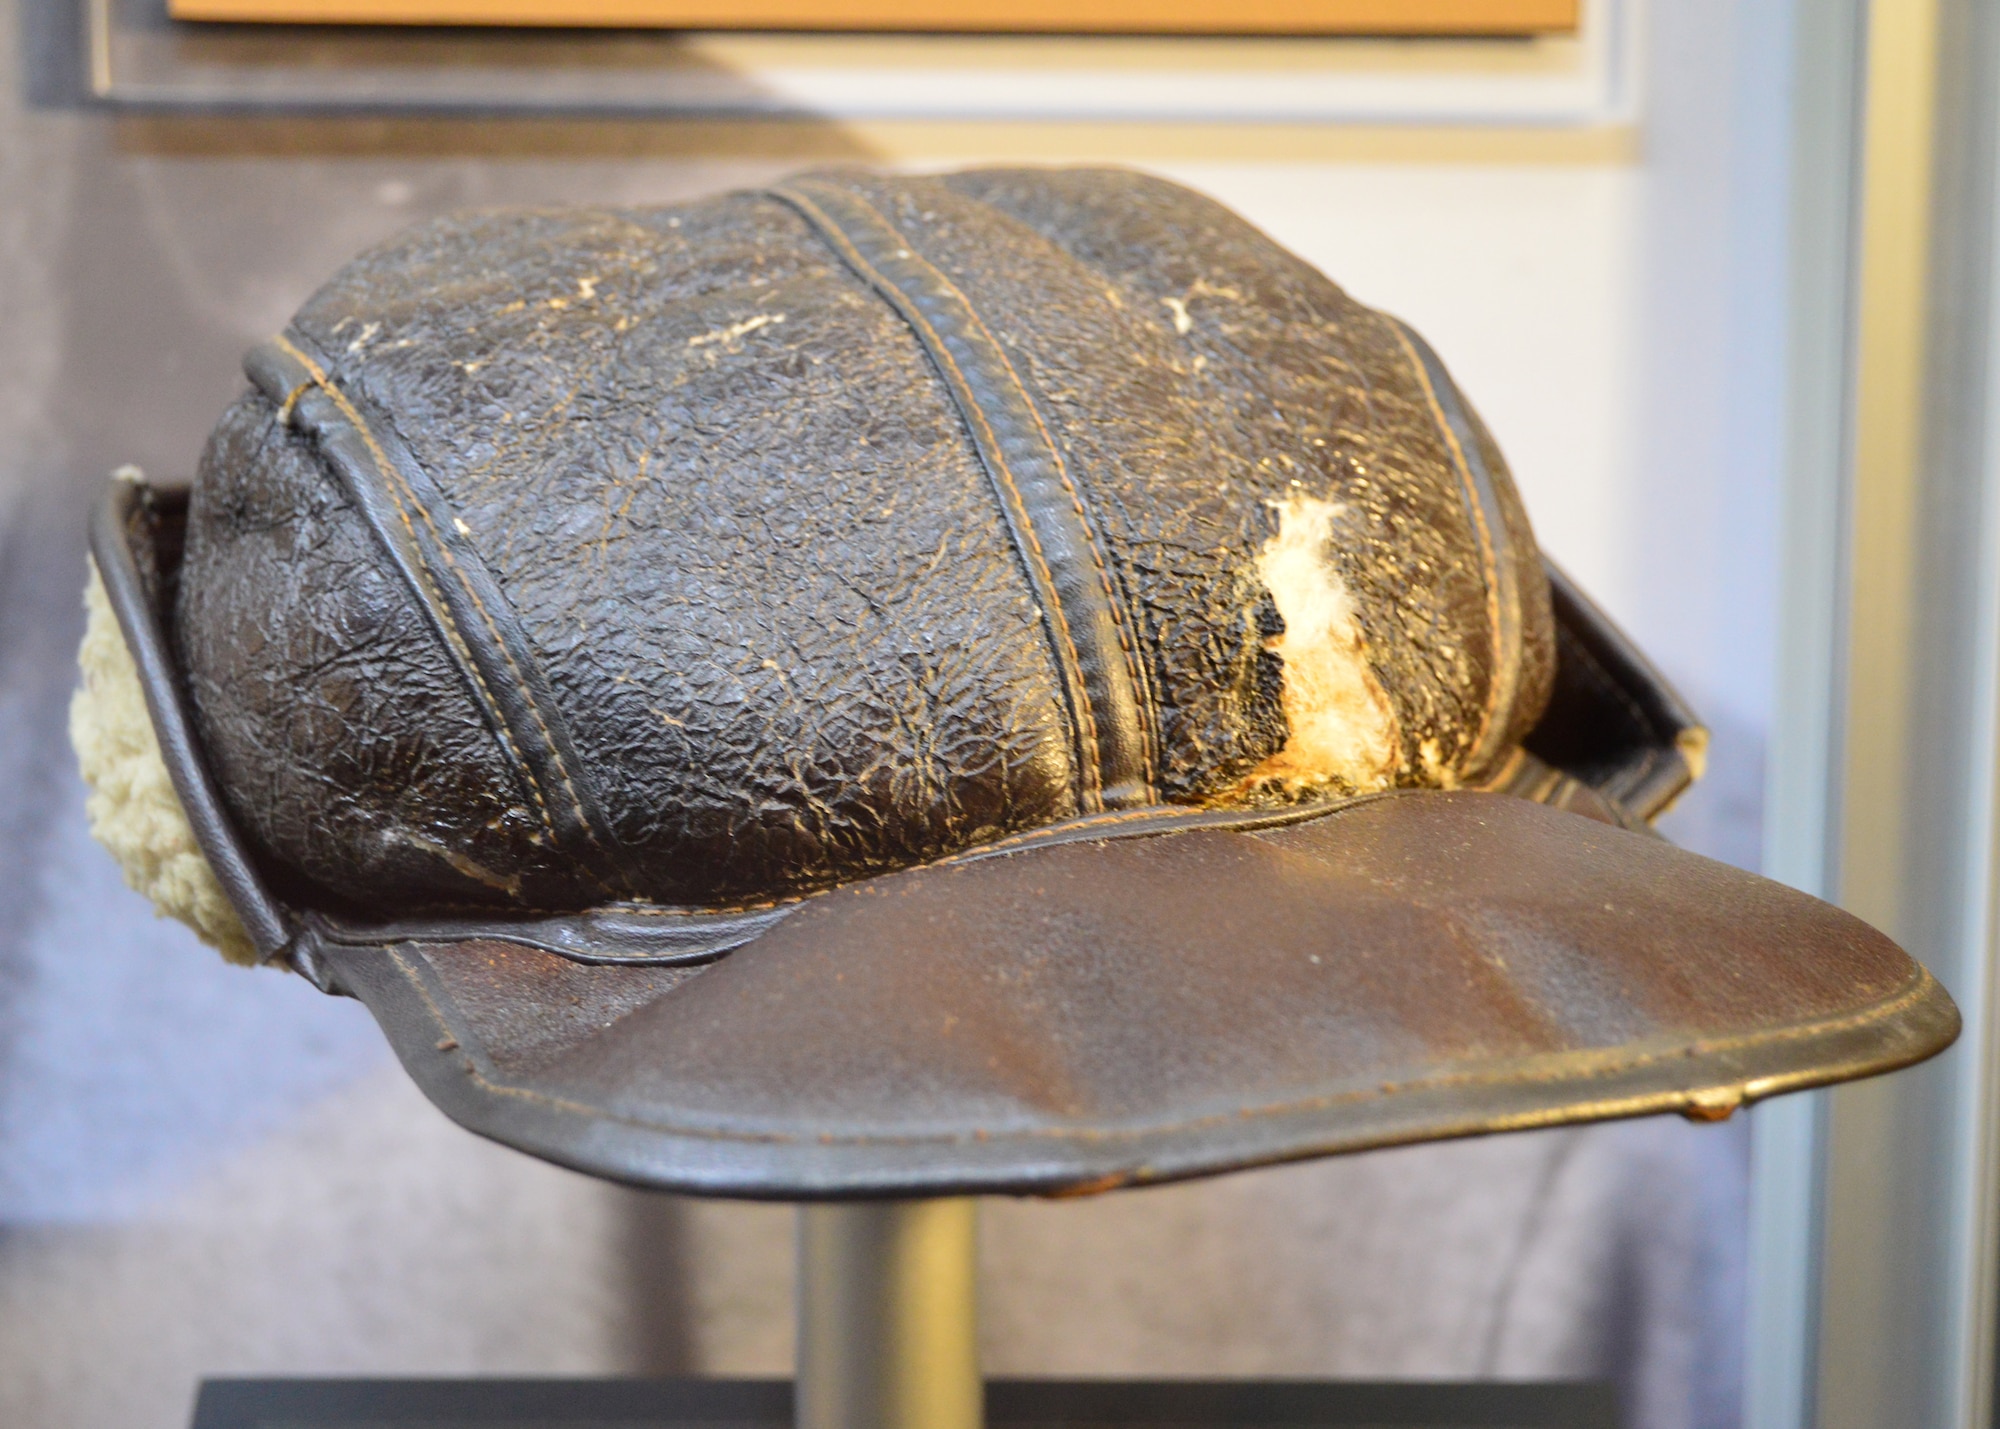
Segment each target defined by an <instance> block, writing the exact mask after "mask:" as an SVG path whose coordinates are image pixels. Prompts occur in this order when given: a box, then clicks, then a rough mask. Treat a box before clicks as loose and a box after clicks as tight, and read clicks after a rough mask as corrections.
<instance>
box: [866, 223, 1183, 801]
mask: <svg viewBox="0 0 2000 1429" xmlns="http://www.w3.org/2000/svg"><path fill="white" fill-rule="evenodd" d="M883 221H884V222H887V221H888V220H887V219H886V218H885V219H884V220H883ZM918 261H920V262H922V261H925V260H922V259H919V260H918ZM927 266H930V267H931V271H932V272H934V273H936V274H937V276H938V281H939V282H940V283H943V284H944V285H945V286H946V287H947V288H949V289H951V291H952V292H953V293H955V294H957V295H958V297H959V298H960V299H961V300H962V301H963V302H964V303H965V311H966V314H967V315H968V316H969V317H970V318H971V319H972V321H973V323H974V324H975V325H976V326H977V327H978V329H979V330H980V331H981V332H982V333H984V334H985V335H986V340H987V341H988V342H990V343H992V344H993V350H994V352H996V353H998V354H999V357H1000V365H1001V366H1002V367H1004V368H1006V370H1007V375H1008V377H1010V378H1012V379H1013V382H1014V386H1015V387H1016V388H1017V389H1019V390H1020V393H1021V400H1022V403H1023V405H1025V406H1026V407H1027V409H1028V415H1029V416H1031V417H1033V418H1034V419H1035V430H1036V431H1037V432H1039V433H1041V436H1042V441H1043V443H1044V444H1045V445H1046V446H1047V447H1048V449H1049V455H1050V456H1051V457H1053V458H1054V459H1055V464H1056V478H1057V480H1059V481H1061V482H1062V488H1063V491H1064V492H1065V493H1067V494H1068V496H1069V503H1070V506H1071V507H1072V508H1074V510H1075V511H1076V519H1077V524H1078V525H1079V526H1081V527H1082V528H1083V543H1084V546H1085V547H1086V548H1087V549H1088V550H1089V552H1090V563H1091V564H1092V565H1093V566H1095V567H1096V568H1097V585H1098V588H1099V589H1100V590H1102V591H1103V592H1104V603H1105V605H1106V606H1107V607H1108V608H1109V609H1110V611H1111V624H1112V627H1113V628H1114V629H1115V630H1117V632H1118V652H1119V654H1120V655H1121V656H1122V657H1123V659H1124V661H1125V678H1126V679H1128V680H1130V681H1131V682H1132V694H1133V697H1134V700H1135V702H1141V703H1143V701H1144V696H1143V694H1141V691H1142V690H1144V688H1145V686H1144V685H1143V684H1142V683H1141V681H1140V679H1139V670H1138V665H1137V654H1136V652H1135V651H1134V649H1133V645H1132V636H1131V633H1130V631H1128V630H1127V629H1126V621H1125V603H1124V602H1123V601H1122V600H1120V599H1119V597H1118V595H1117V593H1116V592H1115V591H1113V590H1112V589H1111V572H1110V570H1109V569H1108V568H1107V567H1106V565H1105V563H1104V552H1103V551H1102V550H1100V549H1099V547H1098V544H1097V532H1096V530H1095V529H1094V528H1093V527H1092V525H1091V521H1090V513H1089V512H1088V511H1086V510H1085V509H1084V505H1083V497H1082V496H1081V495H1080V494H1079V493H1078V491H1077V489H1076V486H1075V484H1074V483H1073V482H1072V481H1071V480H1070V475H1069V463H1068V462H1066V461H1064V460H1063V457H1062V452H1061V450H1060V449H1058V448H1057V446H1056V439H1055V436H1054V434H1053V433H1051V432H1050V431H1049V428H1048V424H1047V423H1045V422H1044V421H1043V420H1042V412H1041V408H1039V407H1037V406H1036V405H1035V403H1034V400H1033V399H1032V398H1030V397H1029V396H1028V392H1027V388H1026V386H1025V385H1024V384H1023V383H1022V381H1021V374H1020V373H1018V372H1016V371H1015V370H1014V363H1013V360H1012V359H1011V358H1009V357H1008V356H1007V352H1006V349H1004V348H1002V347H1001V346H1000V339H998V338H997V337H995V336H994V335H993V330H992V329H991V328H989V327H987V326H986V319H984V318H982V317H981V316H980V315H979V309H977V308H975V307H974V306H973V305H972V300H971V299H970V298H967V297H966V296H965V294H963V293H961V292H959V290H958V288H957V287H956V286H955V285H954V284H953V283H952V281H951V279H949V278H947V277H945V275H944V274H943V273H942V272H941V271H939V270H938V269H937V268H936V267H935V266H934V265H928V264H927ZM1152 723H1153V712H1152V711H1151V710H1150V709H1146V708H1143V707H1142V708H1141V709H1140V710H1139V720H1138V725H1139V774H1140V777H1141V778H1142V779H1144V780H1145V781H1146V790H1147V792H1148V793H1149V794H1150V793H1151V792H1152V789H1153V785H1154V783H1155V776H1154V769H1153V739H1152Z"/></svg>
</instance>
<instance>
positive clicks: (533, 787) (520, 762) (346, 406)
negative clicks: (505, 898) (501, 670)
mask: <svg viewBox="0 0 2000 1429" xmlns="http://www.w3.org/2000/svg"><path fill="white" fill-rule="evenodd" d="M272 341H273V342H275V343H276V344H277V345H278V346H279V347H281V348H283V349H284V350H285V351H286V352H288V353H290V354H291V355H292V357H293V358H294V359H296V360H297V361H298V362H299V363H300V365H302V366H303V367H304V368H305V369H306V370H307V371H308V372H310V373H312V375H313V381H314V383H315V384H316V385H317V386H318V387H319V388H320V390H321V391H323V392H325V393H326V395H327V396H328V397H329V398H331V399H332V400H333V403H334V405H336V406H337V407H339V408H340V410H341V412H342V414H343V415H345V416H346V417H347V419H348V421H349V422H351V423H352V424H353V426H354V429H355V431H356V432H358V433H359V434H360V436H361V440H362V441H363V442H365V443H366V444H367V446H368V452H369V455H370V456H372V457H373V458H374V459H375V463H376V468H377V470H378V471H379V472H380V473H381V474H382V476H383V477H384V480H385V482H386V483H387V490H388V493H389V499H390V500H391V501H393V502H394V503H395V505H396V516H397V519H398V520H400V521H401V522H402V523H403V529H404V530H405V531H407V532H409V535H410V539H411V540H412V541H415V540H416V535H417V532H416V528H415V527H414V526H413V525H411V523H410V513H409V511H408V509H407V508H406V507H405V506H404V504H403V497H402V494H401V493H400V491H399V490H398V488H399V487H400V486H401V485H402V483H401V482H400V481H399V480H396V479H395V478H394V477H392V476H391V475H390V462H389V459H388V454H387V453H386V452H384V451H383V450H382V449H381V447H380V446H378V445H377V444H376V441H375V434H374V433H373V432H371V431H369V430H368V424H367V423H366V422H364V421H363V420H362V419H361V414H360V413H359V412H358V411H356V410H355V408H354V404H353V403H351V402H349V401H348V400H347V394H346V393H344V392H342V391H341V390H340V389H339V388H338V387H336V386H334V385H333V382H332V381H331V379H329V378H328V377H327V375H326V373H325V371H324V370H322V369H321V367H320V365H319V364H318V363H317V362H315V361H313V359H312V358H310V357H308V356H307V355H306V354H305V353H304V352H301V351H300V350H299V349H298V348H297V347H296V346H294V345H293V343H292V342H291V340H290V339H289V338H287V337H286V336H285V335H284V334H283V333H279V334H278V335H277V336H276V337H275V338H273V339H272ZM432 530H433V531H435V530H436V527H432ZM416 565H417V574H418V575H419V576H420V577H422V579H423V582H424V585H425V587H426V588H427V589H428V590H429V591H430V593H431V598H432V600H434V601H435V602H436V603H437V610H438V614H439V615H440V616H441V617H442V618H443V620H444V622H445V624H446V625H447V626H449V627H451V638H452V641H453V643H454V644H455V645H457V647H458V649H459V653H460V654H461V656H463V658H464V660H465V668H466V669H468V670H470V671H471V672H472V678H473V680H474V681H475V682H476V683H477V684H478V686H479V691H480V694H481V695H483V696H484V697H485V699H486V702H487V705H488V706H489V707H490V708H491V709H493V710H494V711H495V712H496V713H497V712H498V711H499V708H500V702H499V701H498V700H497V699H495V698H494V695H493V691H492V690H491V689H490V688H489V687H488V686H487V684H486V677H485V676H484V675H483V674H481V673H480V671H479V662H478V661H476V660H474V659H473V658H472V655H471V652H470V651H468V650H467V649H466V648H465V637H464V636H463V635H461V634H460V633H459V631H458V622H457V621H456V620H455V619H453V617H452V614H451V608H450V607H449V606H448V605H446V604H445V600H444V593H443V592H442V591H440V590H439V589H438V588H437V586H436V584H435V583H434V582H433V581H432V579H431V574H430V572H429V570H428V569H427V568H426V566H425V564H424V561H423V557H422V555H421V553H419V554H418V556H417V562H416ZM496 723H497V724H498V726H499V735H500V742H501V743H502V744H504V745H505V746H506V747H507V753H508V754H509V755H510V756H512V758H513V760H514V764H515V767H516V768H517V769H519V770H520V772H521V776H522V777H523V778H524V779H526V780H527V783H528V793H529V794H530V795H532V796H533V798H534V801H535V808H536V810H537V811H538V812H539V813H540V814H541V818H542V827H543V828H545V829H547V830H548V831H549V837H550V838H555V837H556V836H557V835H556V826H555V821H554V820H553V819H552V818H551V817H550V815H549V808H548V804H547V803H546V802H545V801H544V800H543V798H542V786H541V782H540V781H539V780H537V779H536V778H535V771H534V768H533V767H532V766H531V765H530V764H529V763H528V761H527V759H526V757H524V756H523V755H522V753H521V751H520V749H519V748H518V747H517V746H516V745H515V743H514V737H513V735H512V734H511V733H510V732H509V731H508V729H507V721H506V719H505V718H504V717H501V718H499V719H498V720H497V721H496Z"/></svg>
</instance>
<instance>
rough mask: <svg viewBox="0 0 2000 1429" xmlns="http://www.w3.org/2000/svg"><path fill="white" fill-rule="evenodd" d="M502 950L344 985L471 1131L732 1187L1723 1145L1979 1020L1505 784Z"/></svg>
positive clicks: (330, 956)
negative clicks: (697, 939) (1433, 1150)
mask: <svg viewBox="0 0 2000 1429" xmlns="http://www.w3.org/2000/svg"><path fill="white" fill-rule="evenodd" d="M495 933H496V936H494V937H490V938H476V939H471V940H465V939H460V940H454V941H449V942H446V941H436V942H432V941H422V940H417V941H401V942H397V943H391V944H382V945H375V946H368V947H360V946H343V945H339V944H332V943H329V944H326V945H325V946H324V948H323V951H322V956H323V957H324V958H325V959H326V962H327V966H328V970H329V972H330V973H331V975H332V976H333V978H334V979H335V980H336V981H337V983H338V984H339V985H340V986H341V987H342V988H343V989H345V990H348V991H351V992H353V993H354V994H356V995H357V996H359V997H360V998H361V999H362V1000H363V1001H365V1002H366V1003H367V1004H368V1006H369V1007H370V1008H371V1009H372V1010H373V1011H374V1013H375V1016H376V1017H377V1019H378V1020H379V1021H380V1022H381V1024H382V1026H383V1028H384V1029H385V1030H386V1031H387V1033H388V1035H389V1038H390V1040H391V1041H392V1042H393V1043H394V1044H395V1047H396V1049H397V1052H398V1054H399V1055H400V1056H401V1057H402V1060H403V1062H404V1065H405V1066H406V1067H407V1068H408V1069H409V1071H410V1073H411V1074H412V1075H413V1076H414V1077H415V1078H416V1079H417V1081H418V1082H419V1083H420V1084H421V1085H422V1087H423V1088H424V1090H425V1091H426V1092H427V1093H428V1094H429V1095H430V1097H431V1098H432V1100H433V1101H435V1102H436V1103H437V1104H438V1105H439V1106H440V1107H442V1108H443V1109H444V1110H445V1111H446V1112H447V1113H449V1114H450V1115H451V1116H452V1117H454V1118H456V1119H457V1120H458V1121H460V1122H461V1123H463V1124H464V1125H466V1126H467V1127H470V1128H471V1129H472V1130H474V1131H478V1132H481V1133H484V1134H485V1135H488V1136H491V1137H494V1138H496V1139H498V1140H500V1141H503V1142H506V1143H508V1144H510V1145H513V1146H516V1147H519V1148H521V1149H523V1150H526V1151H530V1152H533V1153H535V1154H537V1155H540V1156H544V1157H547V1158H549V1159H550V1160H553V1161H557V1162H561V1163H563V1164H565V1165H569V1166H574V1167H576V1168H578V1169H580V1170H584V1171H588V1172H591V1173H593V1174H596V1175H601V1176H609V1177H613V1178H616V1179H619V1180H624V1181H629V1182H634V1183H637V1184H641V1185H647V1186H654V1187H661V1188H667V1189H674V1190H681V1191H690V1192H698V1193H706V1194H718V1195H736V1196H761V1197H781V1198H812V1197H837V1196H862V1195H917V1194H932V1193H952V1192H989V1191H1031V1192H1062V1191H1076V1190H1089V1189H1099V1188H1109V1187H1111V1186H1116V1185H1122V1184H1127V1183H1134V1182H1147V1181H1162V1180H1170V1179H1175V1178H1180V1177H1187V1176H1195V1175H1201V1174H1206V1173H1212V1172H1217V1171H1224V1170H1230V1169H1234V1168H1238V1167H1245V1166H1252V1165H1257V1164H1261V1163H1265V1162H1272V1161H1279V1160H1286V1159H1291V1158H1296V1157H1304V1156H1315V1155H1324V1154H1327V1153H1332V1152H1341V1151H1354V1150H1360V1149H1363V1148H1366V1147H1373V1146H1382V1145H1387V1144H1392V1143H1398V1142H1409V1141H1419V1140H1426V1139H1431V1138H1438V1137H1449V1136H1462V1135H1468V1134H1474V1133H1479V1132H1488V1131H1501V1130H1508V1129H1513V1128H1520V1127H1531V1126H1547V1125H1553V1124H1556V1123H1561V1122H1572V1121H1585V1120H1591V1119H1596V1118H1602V1117H1615V1116H1630V1115H1636V1114H1640V1113H1646V1112H1658V1111H1669V1110H1678V1111H1686V1112H1690V1113H1691V1114H1695V1115H1704V1116H1706V1115H1721V1114H1725V1113H1726V1112H1727V1111H1728V1110H1730V1109H1731V1108H1733V1107H1735V1106H1736V1105H1738V1104H1739V1103H1741V1102H1743V1101H1746V1100H1750V1099H1754V1098H1757V1097H1763V1096H1769V1095H1771V1094H1773V1093H1776V1092H1782V1091H1789V1090H1792V1089H1794V1088H1798V1087H1805V1086H1812V1085H1816V1084H1819V1083H1823V1082H1829V1081H1836V1080H1840V1079H1843V1078H1847V1077H1853V1076H1860V1075H1865V1074H1868V1073H1871V1072H1880V1071H1886V1070H1888V1069H1891V1068H1894V1067H1898V1066H1902V1065H1904V1064H1906V1063H1909V1062H1913V1061H1917V1060H1920V1059H1921V1058H1923V1057H1926V1056H1929V1055H1930V1054H1932V1053H1934V1052H1936V1051H1938V1050H1939V1049H1941V1048H1943V1047H1944V1046H1946V1045H1947V1044H1948V1043H1949V1042H1950V1041H1951V1040H1952V1038H1953V1037H1954V1036H1956V1035H1957V1031H1958V1025H1959V1022H1958V1013H1957V1011H1956V1009H1955V1008H1954V1007H1953V1006H1952V1004H1951V1001H1950V999H1949V998H1948V997H1946V996H1945V994H1944V992H1943V991H1942V989H1940V988H1939V987H1938V985H1937V983H1936V982H1935V981H1934V980H1933V979H1932V978H1931V977H1930V975H1929V974H1928V973H1926V972H1925V971H1924V970H1923V969H1922V968H1921V967H1919V966H1918V965H1917V964H1916V963H1914V962H1913V961H1912V960H1911V959H1910V958H1909V957H1908V956H1906V955H1905V954H1904V953H1903V952H1902V951H1901V950H1900V949H1898V948H1897V947H1896V946H1895V944H1893V943H1892V942H1890V941H1889V940H1888V939H1887V938H1885V937H1884V936H1882V935H1881V934H1880V933H1877V932H1876V931H1875V930H1874V929H1872V928H1870V927H1869V926H1868V925H1866V924H1865V923H1862V922H1861V921H1860V920H1858V919H1856V918H1854V917H1851V916H1850V915H1848V914H1846V913H1843V912H1841V911H1840V910H1839V909H1836V908H1833V907H1831V906H1829V905H1828V904H1825V903H1822V902H1820V901H1818V900H1817V899H1814V898H1810V897H1808V896H1806V895H1804V894H1801V893H1798V892H1796V891H1793V890H1791V889H1788V888H1785V887H1783V886H1782V885H1779V884H1776V883H1773V882H1770V881H1769V880H1767V879H1763V878H1759V877H1757V876H1755V875H1753V874H1748V873H1744V872H1742V871H1740V870H1738V869H1734V868H1731V867H1728V866H1727V865H1724V864H1719V863H1715V862H1713V861H1711V860H1709V859H1705V858H1701V857H1699V856H1697V855H1694V854H1690V853H1686V852H1684V851H1682V850H1680V849H1676V848H1674V847H1672V846H1671V845H1669V844H1667V843H1664V842H1662V841H1660V840H1658V839H1655V838H1650V837H1647V836H1644V835H1640V834H1634V833H1629V832H1626V831H1624V830H1621V829H1617V828H1613V827H1610V826H1607V825H1605V824H1602V823H1597V822H1594V821H1591V820H1588V819H1584V818H1581V817H1578V816H1576V815H1573V814H1568V813H1563V812H1560V811H1557V810H1552V809H1548V808H1545V807H1542V806H1539V805H1536V804H1531V803H1528V802H1526V801H1523V800H1519V799H1513V798H1508V797H1505V796H1502V795H1496V794H1483V793H1438V792H1407V793H1398V794H1392V795H1387V796H1383V797H1379V798H1375V799H1369V800H1362V801H1358V802H1356V803H1354V804H1352V805H1349V806H1347V807H1345V808H1342V809H1339V810H1337V811H1335V812H1333V813H1329V814H1324V815H1321V816H1319V817H1316V818H1313V819H1311V820H1308V821H1305V822H1300V823H1294V824H1290V825H1285V826H1282V827H1277V828H1267V829H1260V830H1255V831H1250V830H1217V829H1193V830H1187V831H1183V832H1178V833H1172V834H1164V835H1157V836H1150V837H1128V838H1120V839H1113V840H1108V841H1102V842H1073V843H1066V844H1058V845H1053V846H1043V847H1037V848H1032V849H1028V850H1024V851H1020V852H1014V853H1008V854H996V855H993V856H990V857H984V858H970V859H963V860H959V861H955V862H951V863H946V864H940V865H935V866H932V867H928V868H922V869H916V870H911V871H908V872H904V873H899V874H894V875H889V876H886V877H882V878H877V879H874V880H871V881H869V882H866V883H862V884H856V885H852V886H849V887H846V888H843V889H840V890H838V891H836V892H832V893H829V894H826V895H823V896H821V897H818V898H814V899H811V900H809V901H807V902H805V903H803V904H801V905H799V906H798V907H797V908H796V910H795V911H793V912H792V913H791V914H790V915H789V916H787V917H785V918H783V919H782V920H780V921H778V922H777V923H776V924H775V925H773V926H772V927H770V928H769V929H768V930H767V931H765V932H763V933H762V934H761V936H758V937H755V938H754V939H753V940H751V941H749V942H747V943H745V944H743V945H742V946H740V947H737V948H735V950H734V951H731V952H729V953H728V954H727V955H726V956H724V957H722V958H721V959H720V960H718V961H715V962H713V963H709V964H707V965H705V966H699V967H686V966H681V967H665V966H592V965H586V964H583V963H580V962H577V961H574V960H572V959H569V958H565V957H561V956H558V955H556V954H554V953H551V952H547V951H543V950H539V949H536V948H533V947H529V946H525V945H523V944H520V943H513V942H508V941H505V940H504V935H501V934H500V930H498V929H496V930H495Z"/></svg>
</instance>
